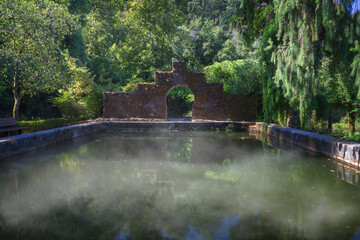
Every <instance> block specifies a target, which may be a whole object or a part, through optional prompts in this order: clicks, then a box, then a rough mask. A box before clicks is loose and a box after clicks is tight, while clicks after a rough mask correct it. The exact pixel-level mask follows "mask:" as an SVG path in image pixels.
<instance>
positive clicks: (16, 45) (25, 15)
mask: <svg viewBox="0 0 360 240" xmlns="http://www.w3.org/2000/svg"><path fill="white" fill-rule="evenodd" d="M75 28H76V18H75V17H74V16H72V15H71V14H70V13H69V12H68V11H67V8H66V7H65V6H63V5H60V4H56V3H54V2H53V1H49V0H45V1H41V2H35V1H27V0H21V1H19V0H5V1H1V2H0V34H1V39H0V42H1V45H0V47H1V49H0V50H1V51H0V63H1V64H0V65H1V66H2V67H1V69H0V78H1V79H2V81H3V83H5V84H6V85H7V86H8V87H9V88H10V89H11V90H12V92H13V95H14V98H15V104H14V112H13V115H14V117H16V118H18V109H19V105H20V101H21V97H22V96H23V95H24V94H29V95H33V94H36V93H37V92H39V91H46V92H48V91H53V90H54V89H56V88H57V87H58V86H59V85H61V84H62V80H63V79H64V76H63V73H64V71H63V70H64V68H63V64H62V61H61V60H62V59H61V55H60V52H59V50H58V49H59V47H60V44H61V41H63V40H64V36H65V35H66V34H69V33H70V32H71V31H72V30H74V29H75Z"/></svg>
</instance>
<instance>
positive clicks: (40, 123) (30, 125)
mask: <svg viewBox="0 0 360 240" xmlns="http://www.w3.org/2000/svg"><path fill="white" fill-rule="evenodd" d="M65 124H66V119H65V118H52V119H45V120H35V121H19V122H18V125H19V126H23V127H26V129H24V133H30V132H36V131H42V130H46V129H51V128H57V127H63V126H65Z"/></svg>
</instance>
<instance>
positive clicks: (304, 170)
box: [0, 132, 360, 240]
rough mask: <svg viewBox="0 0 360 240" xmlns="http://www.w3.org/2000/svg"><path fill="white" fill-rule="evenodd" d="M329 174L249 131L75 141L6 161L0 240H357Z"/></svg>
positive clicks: (358, 221) (348, 204)
mask: <svg viewBox="0 0 360 240" xmlns="http://www.w3.org/2000/svg"><path fill="white" fill-rule="evenodd" d="M337 171H338V170H337V169H336V164H335V163H334V162H332V161H330V160H328V159H321V158H313V157H310V156H306V155H305V156H293V155H291V154H288V153H283V152H280V151H279V150H276V149H273V148H272V147H270V146H268V145H267V144H265V143H262V142H261V141H258V140H256V139H255V138H254V137H250V136H248V135H246V134H230V135H228V134H225V133H215V132H213V133H209V132H193V133H186V132H185V133H184V132H173V133H172V132H170V133H168V132H167V133H122V132H118V133H116V132H115V133H109V134H102V135H99V136H92V137H87V138H82V139H78V140H76V141H72V142H68V143H66V144H63V145H62V146H54V147H49V148H47V149H43V150H41V151H37V152H32V153H30V154H28V155H25V156H21V157H19V158H16V159H7V160H5V161H3V163H2V164H1V165H0V239H1V240H3V239H119V240H124V239H140V240H142V239H185V240H190V239H199V240H202V239H219V240H220V239H224V240H226V239H360V231H359V229H360V201H359V200H360V194H359V187H357V186H354V185H351V184H349V183H347V182H346V181H343V180H341V179H340V178H338V177H337V175H338V174H337ZM353 178H354V177H353Z"/></svg>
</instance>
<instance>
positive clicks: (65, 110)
mask: <svg viewBox="0 0 360 240" xmlns="http://www.w3.org/2000/svg"><path fill="white" fill-rule="evenodd" d="M52 102H53V103H54V104H55V106H57V107H58V109H59V111H60V113H61V114H62V115H63V116H64V117H66V118H67V119H69V120H71V121H79V120H83V119H86V118H87V116H86V115H87V109H86V106H85V104H84V103H83V102H82V101H79V100H77V99H76V98H75V97H74V95H73V94H71V93H70V92H63V93H62V94H61V95H59V96H58V97H56V98H54V99H52Z"/></svg>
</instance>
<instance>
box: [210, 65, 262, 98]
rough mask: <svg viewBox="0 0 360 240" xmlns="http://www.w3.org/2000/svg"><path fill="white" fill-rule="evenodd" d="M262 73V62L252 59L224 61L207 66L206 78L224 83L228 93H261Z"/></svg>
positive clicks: (225, 90)
mask: <svg viewBox="0 0 360 240" xmlns="http://www.w3.org/2000/svg"><path fill="white" fill-rule="evenodd" d="M261 73H262V68H261V66H260V64H259V63H258V61H256V60H252V59H241V60H236V61H223V62H220V63H214V64H213V65H210V66H207V67H206V68H205V75H206V80H207V81H208V82H219V83H223V84H224V92H225V93H226V94H245V95H261V93H262V92H261V91H262V89H261V86H262V83H261Z"/></svg>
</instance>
